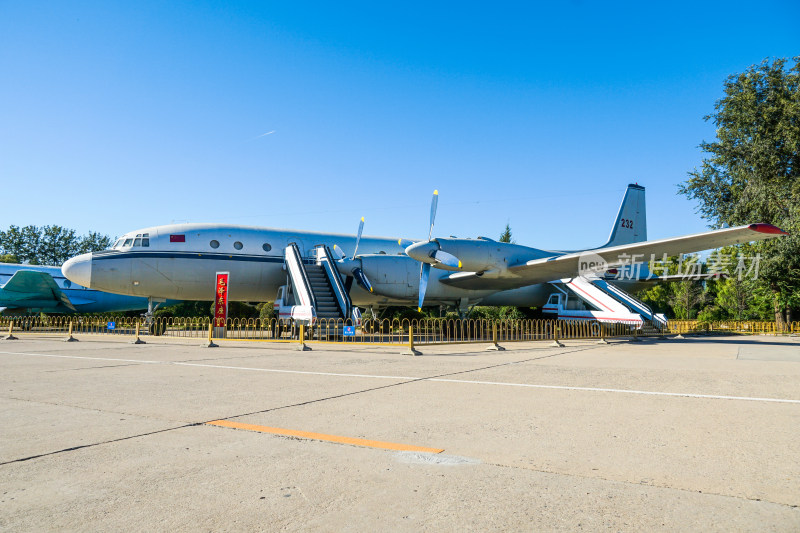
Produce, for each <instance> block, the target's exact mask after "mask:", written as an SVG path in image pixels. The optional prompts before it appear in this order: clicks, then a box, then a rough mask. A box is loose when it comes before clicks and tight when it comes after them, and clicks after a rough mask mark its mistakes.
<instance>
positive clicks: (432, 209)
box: [428, 189, 439, 240]
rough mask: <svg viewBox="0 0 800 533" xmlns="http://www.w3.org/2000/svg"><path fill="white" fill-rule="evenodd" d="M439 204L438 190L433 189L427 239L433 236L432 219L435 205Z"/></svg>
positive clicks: (433, 218) (434, 218) (434, 215)
mask: <svg viewBox="0 0 800 533" xmlns="http://www.w3.org/2000/svg"><path fill="white" fill-rule="evenodd" d="M438 205H439V190H438V189H437V190H435V191H433V199H432V200H431V229H430V231H428V240H431V237H433V221H434V220H436V206H438Z"/></svg>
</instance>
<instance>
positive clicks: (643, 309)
mask: <svg viewBox="0 0 800 533" xmlns="http://www.w3.org/2000/svg"><path fill="white" fill-rule="evenodd" d="M589 281H590V282H591V283H592V285H594V286H595V287H597V288H598V289H600V290H601V291H604V292H605V293H607V294H608V295H609V296H611V297H612V298H615V299H616V300H617V301H619V302H620V303H622V304H623V305H625V306H626V307H627V308H628V309H630V310H631V311H633V312H634V313H639V314H640V315H641V316H642V317H643V318H645V319H646V320H647V321H649V322H650V324H652V326H653V327H655V328H656V329H658V330H659V331H661V330H664V329H665V328H666V327H667V317H665V316H664V315H663V314H661V313H655V312H654V311H653V310H652V309H651V308H650V306H649V305H647V304H646V303H644V302H643V301H641V300H639V299H638V298H636V297H635V296H633V295H632V294H629V293H627V292H625V291H623V290H622V289H620V288H619V287H617V286H615V285H613V284H611V283H608V282H607V281H606V280H603V279H591V278H590V279H589Z"/></svg>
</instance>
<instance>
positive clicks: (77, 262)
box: [61, 254, 92, 287]
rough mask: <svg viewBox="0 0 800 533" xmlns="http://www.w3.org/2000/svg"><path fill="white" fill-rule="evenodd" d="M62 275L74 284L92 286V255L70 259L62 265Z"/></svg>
mask: <svg viewBox="0 0 800 533" xmlns="http://www.w3.org/2000/svg"><path fill="white" fill-rule="evenodd" d="M61 273H62V274H64V276H65V277H66V278H67V279H68V280H70V281H71V282H73V283H77V284H78V285H83V286H84V287H91V286H92V254H83V255H78V256H75V257H73V258H72V259H69V260H68V261H67V262H66V263H64V264H63V265H61Z"/></svg>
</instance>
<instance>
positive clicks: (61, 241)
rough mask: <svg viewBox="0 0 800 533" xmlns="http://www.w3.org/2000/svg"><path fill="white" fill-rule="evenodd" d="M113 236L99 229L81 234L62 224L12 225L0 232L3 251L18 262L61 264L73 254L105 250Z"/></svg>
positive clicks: (2, 252) (0, 244)
mask: <svg viewBox="0 0 800 533" xmlns="http://www.w3.org/2000/svg"><path fill="white" fill-rule="evenodd" d="M110 245H111V238H110V237H108V236H107V235H101V234H100V233H96V232H89V233H87V234H86V235H84V236H78V235H76V233H75V230H73V229H68V228H64V227H62V226H56V225H53V226H42V227H38V226H25V227H22V228H20V227H19V226H14V225H11V226H9V227H8V229H7V230H6V231H0V253H1V254H3V255H8V256H12V257H14V258H15V259H16V261H17V262H22V263H28V264H31V265H61V264H62V263H63V262H64V261H66V260H67V259H69V258H70V257H74V256H76V255H80V254H83V253H87V252H95V251H99V250H104V249H106V248H108V247H109V246H110Z"/></svg>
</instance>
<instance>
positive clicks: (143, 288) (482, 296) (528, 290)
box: [62, 184, 787, 317]
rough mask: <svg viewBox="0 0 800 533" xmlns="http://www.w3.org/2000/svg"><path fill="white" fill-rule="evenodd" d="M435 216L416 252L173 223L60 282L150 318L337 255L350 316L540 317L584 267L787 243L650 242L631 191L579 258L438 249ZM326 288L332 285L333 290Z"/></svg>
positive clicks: (721, 233)
mask: <svg viewBox="0 0 800 533" xmlns="http://www.w3.org/2000/svg"><path fill="white" fill-rule="evenodd" d="M437 205H438V191H435V192H434V195H433V200H432V203H431V210H430V224H429V227H428V238H427V239H423V240H418V241H413V240H410V239H396V238H391V237H367V236H364V237H363V238H362V235H361V233H362V230H363V219H362V221H361V225H360V226H359V229H358V233H357V234H356V235H344V234H333V233H323V232H311V231H300V230H289V229H274V228H261V227H249V226H236V225H223V224H193V223H190V224H172V225H164V226H155V227H150V228H145V229H140V230H136V231H133V232H130V233H127V234H125V235H123V236H122V237H121V238H120V239H119V240H117V241H116V242H115V243H114V244H113V245H112V246H111V248H110V249H108V250H104V251H101V252H93V253H89V254H83V255H79V256H76V257H73V258H71V259H69V260H68V261H67V262H66V263H64V265H63V267H62V271H63V273H64V275H65V276H66V277H67V278H68V279H70V280H72V281H74V282H76V283H79V284H81V285H85V286H87V287H91V288H97V289H100V290H105V291H110V292H115V293H119V294H127V295H131V296H141V297H146V298H148V299H149V302H150V303H151V307H152V304H153V303H157V302H160V301H163V300H164V299H167V298H172V299H179V300H212V299H213V298H214V288H215V287H214V279H215V273H216V272H222V271H224V272H229V273H230V278H229V285H228V291H229V292H228V299H229V300H233V301H246V302H264V301H272V300H275V298H276V294H277V292H278V290H279V289H282V288H284V287H287V286H288V287H293V286H296V287H295V289H296V290H298V292H302V291H300V289H302V285H305V286H306V287H307V288H309V287H310V284H311V282H310V281H309V280H310V277H309V276H308V275H306V274H303V273H302V272H301V270H302V269H298V267H297V266H296V263H300V264H311V263H314V262H315V259H314V258H315V257H317V259H316V262H317V264H320V262H321V261H322V259H320V257H322V256H325V257H328V256H332V255H333V254H332V253H330V251H331V250H336V251H337V253H338V258H336V257H330V258H329V260H330V261H329V264H332V265H335V267H336V270H338V272H339V275H340V276H343V277H344V278H345V279H346V282H345V283H343V284H341V285H343V286H345V287H346V290H345V292H347V295H348V296H349V298H350V300H351V301H352V305H353V307H354V308H356V309H357V307H356V306H361V307H371V308H373V309H374V308H380V307H383V306H388V305H410V304H414V303H416V304H417V306H418V307H419V308H422V306H423V305H424V304H425V303H427V304H428V305H453V306H456V307H457V308H458V309H459V312H461V313H462V314H464V313H466V312H467V311H468V310H469V308H471V307H472V306H474V305H476V304H479V303H480V304H481V305H510V306H525V307H541V306H543V305H544V304H546V302H547V301H548V297H549V296H550V294H551V293H552V292H553V290H552V285H551V283H550V282H554V281H558V280H561V279H562V278H573V277H575V276H577V275H579V274H580V273H581V271H582V269H583V268H585V267H587V266H588V267H589V268H593V269H595V270H598V271H601V270H603V269H613V268H615V267H625V265H626V264H627V263H630V262H634V263H635V262H637V261H646V260H648V259H649V258H650V256H651V254H653V255H654V256H655V257H656V258H658V259H660V258H661V257H662V256H663V255H664V254H666V255H667V256H674V255H677V254H685V253H691V252H696V251H701V250H707V249H712V248H719V247H722V246H728V245H733V244H740V243H745V242H750V241H757V240H762V239H770V238H775V237H779V236H781V235H787V233H786V232H784V231H783V230H781V229H779V228H777V227H775V226H772V225H770V224H762V223H758V224H749V225H745V226H739V227H733V228H724V229H719V230H713V231H707V232H703V233H697V234H693V235H686V236H682V237H673V238H668V239H658V240H652V241H648V240H647V227H646V208H645V188H644V187H643V186H641V185H637V184H631V185H628V187H627V189H626V191H625V194H624V197H623V200H622V203H621V205H620V208H619V211H618V213H617V217H616V219H615V221H614V225H613V226H612V229H611V234H610V235H609V239H608V241H607V242H606V243H605V244H603V245H602V246H599V247H597V248H591V249H587V250H578V251H552V250H541V249H538V248H532V247H529V246H523V245H520V244H510V243H503V242H497V241H495V240H493V239H490V238H487V237H478V238H475V239H471V238H456V237H436V238H434V236H433V228H434V220H435V216H436V209H437ZM349 251H352V253H351V254H349V255H348V254H347V253H346V252H349ZM631 258H637V261H631ZM290 263H291V264H290ZM293 265H294V266H293ZM337 278H338V276H337ZM289 280H290V281H291V283H288V281H289ZM354 280H355V282H356V283H353V281H354ZM334 281H335V280H334ZM334 281H332V282H331V285H340V282H338V281H336V282H335V283H334ZM340 292H341V291H340ZM308 294H310V293H308ZM326 298H327V297H326ZM337 298H339V296H337ZM312 299H313V297H312ZM345 317H347V315H345Z"/></svg>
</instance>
